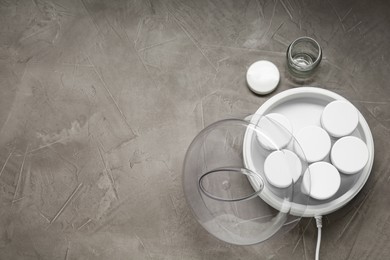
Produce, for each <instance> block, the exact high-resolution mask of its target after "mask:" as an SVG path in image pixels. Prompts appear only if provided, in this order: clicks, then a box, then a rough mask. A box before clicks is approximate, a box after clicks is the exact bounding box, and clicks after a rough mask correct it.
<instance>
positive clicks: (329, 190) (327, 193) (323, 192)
mask: <svg viewBox="0 0 390 260" xmlns="http://www.w3.org/2000/svg"><path fill="white" fill-rule="evenodd" d="M340 183H341V177H340V174H339V172H338V171H337V169H336V167H334V166H333V165H332V164H330V163H327V162H316V163H313V164H311V165H309V167H308V168H307V169H306V171H305V173H304V175H303V181H302V192H303V193H306V194H308V195H309V196H310V197H312V198H314V199H317V200H326V199H329V198H330V197H332V196H333V195H335V194H336V192H337V191H338V189H339V188H340Z"/></svg>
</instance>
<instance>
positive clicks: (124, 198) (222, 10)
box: [0, 0, 390, 260]
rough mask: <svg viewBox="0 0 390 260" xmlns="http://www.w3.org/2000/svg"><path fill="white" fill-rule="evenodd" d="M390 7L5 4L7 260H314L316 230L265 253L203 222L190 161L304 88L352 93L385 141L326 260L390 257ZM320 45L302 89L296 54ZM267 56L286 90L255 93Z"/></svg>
mask: <svg viewBox="0 0 390 260" xmlns="http://www.w3.org/2000/svg"><path fill="white" fill-rule="evenodd" d="M389 10H390V4H389V2H386V1H368V0H359V1H332V0H329V1H300V0H279V1H272V0H269V1H261V0H259V1H256V0H246V1H234V0H230V1H227V0H226V1H222V0H219V1H218V0H214V1H212V0H209V1H207V0H201V1H189V0H188V1H187V0H167V1H162V0H161V1H154V0H150V1H141V0H138V1H137V0H134V1H108V0H107V1H92V0H71V1H59V0H56V1H49V0H32V1H12V0H0V88H1V95H0V169H1V171H0V203H1V208H0V259H313V257H314V249H315V242H316V228H315V224H314V221H312V220H309V219H305V220H302V221H301V222H300V224H299V225H298V226H297V227H296V228H295V229H293V230H292V231H290V232H288V233H287V234H284V235H281V236H278V237H277V238H274V239H271V240H269V241H267V242H265V243H262V244H259V245H254V246H232V245H229V244H226V243H223V242H221V241H219V240H217V239H215V238H213V237H212V236H211V235H210V234H208V233H207V232H206V231H205V230H203V229H202V227H201V226H200V225H199V224H197V222H196V221H195V219H194V218H193V216H192V215H191V212H190V210H189V208H188V206H187V204H186V202H185V199H184V197H183V191H182V186H181V167H182V162H183V158H184V154H185V151H186V149H187V147H188V145H189V143H190V142H191V140H192V139H193V137H194V136H195V135H196V134H197V133H198V132H199V131H200V130H201V129H202V128H203V127H204V126H206V125H208V124H210V123H211V122H214V121H216V120H218V119H221V118H224V117H226V116H227V115H234V114H244V113H252V112H254V111H255V110H256V109H257V108H258V107H259V106H260V105H261V104H262V103H263V102H264V101H265V100H267V99H268V98H269V97H271V96H272V95H274V94H275V93H278V92H280V91H283V90H286V89H290V88H293V87H298V86H300V85H302V84H308V85H312V86H318V87H323V88H326V89H330V90H332V91H335V92H337V93H339V94H341V95H343V96H345V97H346V98H348V99H350V100H351V101H352V102H353V103H354V104H355V105H356V106H357V107H358V108H359V109H360V111H361V112H362V113H363V115H364V116H365V118H366V119H367V121H368V123H369V125H370V127H371V130H372V133H373V136H374V141H375V153H376V157H375V162H374V168H373V171H372V173H371V176H370V178H369V180H368V182H367V184H366V185H365V187H364V188H363V190H362V191H361V192H360V193H359V195H358V196H357V197H356V198H355V199H354V200H353V201H352V202H351V203H349V204H348V205H347V206H346V207H344V208H343V209H341V210H339V211H338V212H336V213H333V214H331V215H329V216H327V217H325V219H324V229H323V242H322V248H321V259H332V260H336V259H390V188H389V185H390V166H389V165H390V164H389V161H390V153H389V144H390V106H389V102H390V87H389V81H390V66H389V64H390V63H389V59H390V50H389V48H390V45H389V40H390V37H389V36H390V31H389V28H390V23H389V21H390V20H389V17H390V12H389ZM302 35H308V36H311V37H314V38H316V39H317V40H318V41H319V42H320V44H321V45H322V46H323V51H324V59H323V62H322V63H321V67H320V69H319V70H318V71H317V74H316V76H315V78H314V79H312V80H310V81H308V82H304V83H297V82H295V81H294V80H293V79H292V78H291V77H290V76H289V74H288V73H287V72H286V69H285V50H286V48H287V45H288V44H289V43H290V42H291V41H292V40H294V39H295V38H297V37H299V36H302ZM260 59H268V60H271V61H273V62H274V63H275V64H277V66H278V67H279V68H280V71H281V76H282V79H281V82H280V85H279V87H278V88H277V90H276V92H274V93H272V94H270V95H268V96H265V97H261V96H256V95H254V94H253V93H251V92H250V91H249V90H248V88H247V87H246V82H245V73H246V69H247V68H248V66H249V65H250V64H251V63H252V62H254V61H256V60H260Z"/></svg>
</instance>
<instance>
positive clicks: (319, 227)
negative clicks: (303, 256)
mask: <svg viewBox="0 0 390 260" xmlns="http://www.w3.org/2000/svg"><path fill="white" fill-rule="evenodd" d="M314 218H315V219H316V225H317V229H318V232H317V247H316V258H315V260H319V259H320V245H321V228H322V216H315V217H314Z"/></svg>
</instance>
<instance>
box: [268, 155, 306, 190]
mask: <svg viewBox="0 0 390 260" xmlns="http://www.w3.org/2000/svg"><path fill="white" fill-rule="evenodd" d="M264 174H265V177H266V179H267V180H268V182H269V183H270V184H271V185H273V186H275V187H277V188H286V187H288V186H290V185H291V183H292V182H294V183H295V182H296V181H297V180H298V179H299V177H300V176H301V174H302V163H301V160H300V159H299V157H298V156H297V155H296V154H295V153H293V152H292V151H290V150H280V151H274V152H272V153H271V154H270V155H268V157H267V158H266V159H265V162H264Z"/></svg>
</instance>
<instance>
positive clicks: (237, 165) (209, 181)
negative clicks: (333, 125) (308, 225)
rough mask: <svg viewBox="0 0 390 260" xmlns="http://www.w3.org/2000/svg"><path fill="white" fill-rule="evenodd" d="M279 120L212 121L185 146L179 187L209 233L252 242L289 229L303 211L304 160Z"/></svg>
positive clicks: (242, 242) (305, 198) (230, 240)
mask: <svg viewBox="0 0 390 260" xmlns="http://www.w3.org/2000/svg"><path fill="white" fill-rule="evenodd" d="M282 121H283V120H278V117H272V116H270V117H267V116H256V115H254V116H251V117H247V118H246V119H244V120H243V119H227V120H222V121H218V122H216V123H214V124H212V125H210V126H208V127H207V128H205V129H204V130H202V131H201V132H200V133H199V134H198V135H197V136H196V137H195V139H194V140H193V141H192V143H191V145H190V146H189V148H188V150H187V154H186V157H185V161H184V168H183V188H184V193H185V196H186V199H187V202H188V204H189V206H190V208H191V209H192V211H193V214H194V215H195V217H196V219H197V220H198V222H199V223H200V224H201V225H202V226H203V227H204V228H205V229H206V230H207V231H208V232H210V233H211V234H212V235H214V236H215V237H217V238H219V239H221V240H223V241H225V242H228V243H232V244H238V245H250V244H255V243H259V242H262V241H264V240H266V239H268V238H270V237H271V236H273V235H275V234H277V233H280V232H286V231H288V230H290V229H291V228H293V227H294V226H295V225H296V224H297V223H298V222H299V220H300V218H301V217H302V216H303V215H304V213H305V210H306V206H307V204H308V200H309V197H308V196H307V195H305V193H306V194H307V193H309V191H308V186H310V185H306V190H305V193H303V192H302V190H301V186H302V176H303V173H304V172H305V171H307V170H309V169H308V163H307V161H306V160H305V156H304V153H303V152H302V149H301V148H300V146H299V144H298V143H297V142H296V140H295V139H294V137H293V134H292V129H291V128H289V127H288V126H286V124H285V123H281V122H282ZM281 140H282V141H281Z"/></svg>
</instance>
